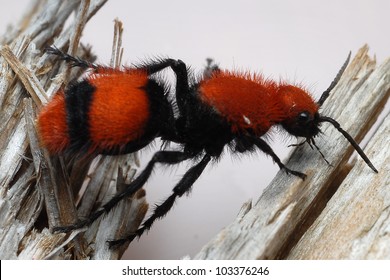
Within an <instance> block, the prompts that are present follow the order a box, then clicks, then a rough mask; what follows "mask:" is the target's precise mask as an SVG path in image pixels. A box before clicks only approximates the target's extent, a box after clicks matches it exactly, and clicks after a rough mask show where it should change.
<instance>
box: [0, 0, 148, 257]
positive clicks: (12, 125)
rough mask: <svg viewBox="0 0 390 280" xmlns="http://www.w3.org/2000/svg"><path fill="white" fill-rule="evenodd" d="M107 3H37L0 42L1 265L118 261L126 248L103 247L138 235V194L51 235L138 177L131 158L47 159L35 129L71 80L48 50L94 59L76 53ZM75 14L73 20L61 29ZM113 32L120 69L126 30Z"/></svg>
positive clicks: (143, 207) (141, 208) (142, 209)
mask: <svg viewBox="0 0 390 280" xmlns="http://www.w3.org/2000/svg"><path fill="white" fill-rule="evenodd" d="M105 2H106V0H80V1H71V2H69V3H68V2H64V1H60V0H58V1H55V0H51V1H45V0H36V1H34V2H32V4H31V5H30V7H29V10H28V11H26V12H25V13H24V15H25V16H24V18H23V19H22V20H21V21H20V23H19V25H17V26H15V27H11V28H9V30H8V31H7V34H6V36H3V37H1V38H0V42H1V45H0V108H1V115H0V213H1V215H0V227H1V231H0V258H1V259H118V258H120V257H121V255H122V254H123V251H124V250H125V249H126V245H124V246H122V247H121V248H117V249H115V250H109V249H108V246H107V243H106V241H107V240H108V239H115V238H118V237H121V236H123V235H126V234H128V233H129V232H132V231H134V230H135V229H136V228H138V226H139V224H140V222H141V221H142V219H143V217H144V215H145V213H146V211H147V207H148V205H147V204H146V202H145V192H144V191H143V190H141V191H140V192H138V193H136V194H135V195H134V196H133V197H132V198H128V199H126V200H124V201H122V202H121V203H120V205H119V206H118V207H117V208H116V209H115V210H114V211H111V212H110V213H109V214H108V215H106V216H105V217H103V218H102V219H99V220H98V221H96V222H95V223H94V224H92V225H91V227H89V228H88V229H81V230H76V231H74V232H72V233H70V234H64V233H52V232H51V230H50V229H51V228H52V227H53V226H59V225H66V224H71V223H74V222H75V221H76V220H77V219H78V218H79V217H81V218H83V217H85V216H88V215H89V214H90V213H91V212H92V211H94V210H96V209H97V208H98V207H100V206H101V205H102V204H103V203H104V202H105V201H107V200H108V199H109V198H110V197H111V196H112V195H113V194H114V193H115V192H116V191H117V190H120V189H121V188H124V187H125V185H126V183H128V182H129V180H130V179H131V178H132V177H133V176H134V173H135V171H134V169H133V168H132V167H133V166H134V165H135V164H136V157H135V156H134V155H127V156H121V157H98V158H95V159H93V158H87V157H84V158H81V159H75V158H66V157H53V156H51V157H50V156H49V155H48V154H47V152H46V150H44V149H43V148H42V147H41V146H40V144H39V139H38V134H37V132H36V128H35V119H36V114H37V112H38V111H39V108H40V107H41V106H42V104H44V103H46V102H47V100H49V99H50V98H51V97H52V96H53V94H55V93H56V92H57V91H58V90H59V89H60V88H61V87H62V86H63V83H64V82H66V81H67V78H66V77H67V74H66V72H67V69H68V66H66V65H65V64H62V65H63V67H59V63H57V62H56V61H55V59H53V58H52V57H51V56H49V55H47V54H45V53H44V52H43V50H44V48H45V47H46V46H48V45H50V44H54V45H56V46H57V47H59V48H61V49H64V48H66V47H68V48H69V50H70V51H71V52H72V53H76V52H77V55H78V56H80V57H86V56H92V57H93V55H91V54H90V51H89V50H87V49H82V48H81V49H80V48H79V49H77V48H78V45H79V44H78V43H79V40H80V36H81V33H82V30H83V28H84V25H85V23H86V22H87V21H88V19H90V18H91V17H92V16H93V15H94V14H95V13H96V12H97V10H99V8H100V7H102V5H103V4H104V3H105ZM72 13H76V16H75V17H74V20H73V21H71V22H69V25H67V26H69V27H67V29H63V27H64V22H65V20H68V19H69V18H70V15H71V14H72ZM115 26H116V30H117V32H116V34H115V38H116V39H115V42H116V43H115V44H114V46H113V50H116V51H114V52H113V53H114V56H113V61H115V62H116V63H118V64H120V58H121V55H122V49H121V45H120V43H121V34H122V32H121V29H122V28H121V24H120V23H119V22H117V23H116V25H115ZM73 74H74V73H73ZM77 74H78V75H79V74H80V71H79V73H77ZM54 76H55V77H56V78H54V79H53V77H54ZM70 78H74V76H73V77H70ZM32 101H33V102H32ZM76 205H79V207H78V209H77V208H76Z"/></svg>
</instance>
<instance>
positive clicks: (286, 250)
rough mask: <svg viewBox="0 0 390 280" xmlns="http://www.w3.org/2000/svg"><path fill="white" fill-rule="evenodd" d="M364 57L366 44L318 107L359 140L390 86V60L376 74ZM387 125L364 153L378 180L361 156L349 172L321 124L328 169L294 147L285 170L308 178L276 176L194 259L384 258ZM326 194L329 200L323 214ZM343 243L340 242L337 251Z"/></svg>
mask: <svg viewBox="0 0 390 280" xmlns="http://www.w3.org/2000/svg"><path fill="white" fill-rule="evenodd" d="M367 52H368V47H367V46H364V47H363V48H362V49H360V50H359V52H358V53H357V54H356V56H355V58H354V59H353V61H352V62H351V64H350V65H349V66H348V68H347V70H346V71H345V73H344V75H343V77H342V79H341V80H340V82H339V84H338V85H337V86H336V88H335V89H334V90H333V92H332V93H331V96H330V97H329V99H328V100H327V101H326V102H325V104H324V105H323V109H322V113H323V114H324V115H326V116H330V117H333V118H335V119H336V120H337V121H338V122H339V123H340V124H341V125H342V127H343V128H344V129H345V130H347V131H348V132H349V133H350V134H351V135H352V136H353V137H354V138H355V139H357V140H358V141H360V140H361V139H362V138H363V136H364V135H365V134H366V132H367V131H368V129H369V128H370V127H371V126H372V124H373V122H374V121H375V120H376V118H377V116H378V114H379V113H380V112H381V110H382V109H383V106H384V104H386V102H387V100H388V97H389V88H390V76H389V74H388V73H390V59H389V60H386V61H385V62H384V63H383V64H382V65H381V66H379V67H377V68H376V67H375V61H373V60H372V59H371V58H369V56H368V55H367ZM336 70H337V68H336V69H335V72H336ZM386 122H387V127H386V123H383V124H382V126H381V128H380V131H378V133H377V136H376V137H378V138H379V139H378V138H375V139H372V143H371V141H370V147H369V148H368V149H367V154H368V156H369V158H370V159H372V161H373V163H374V165H376V168H377V169H379V172H380V173H379V174H376V173H374V172H373V171H372V170H371V169H370V168H369V167H368V166H367V165H366V164H365V163H364V162H362V160H361V159H360V158H358V159H357V162H358V164H355V165H354V166H353V168H352V167H351V166H349V165H348V164H347V161H348V159H349V158H350V155H351V153H352V152H353V148H352V147H351V146H350V144H349V143H348V142H347V140H346V139H345V138H343V137H342V135H341V134H340V133H338V132H337V130H336V129H334V127H331V126H330V125H327V124H324V125H323V132H324V134H323V135H321V136H320V137H319V138H318V139H316V143H317V146H318V147H320V149H321V150H322V152H323V154H324V155H325V157H326V158H327V160H328V161H330V163H331V164H332V166H327V165H326V163H325V162H324V161H323V159H322V158H321V156H320V155H319V153H318V152H317V151H316V150H311V149H310V148H309V147H307V145H304V146H301V147H298V148H297V149H296V150H294V152H293V153H292V155H291V157H290V159H289V160H288V162H287V166H288V167H289V168H291V169H294V170H300V171H304V172H305V173H306V174H307V175H308V178H307V179H306V180H305V181H302V180H300V179H298V178H294V177H292V176H288V175H286V174H285V173H284V172H283V171H280V172H279V173H278V174H277V176H276V177H275V178H274V180H273V181H272V182H271V183H270V185H269V186H268V187H267V188H266V189H265V191H264V193H263V194H262V195H261V197H260V199H259V200H258V201H257V203H256V204H255V205H254V206H253V207H252V206H251V203H247V204H245V205H244V206H243V208H242V210H241V212H240V214H239V215H238V217H237V218H236V220H235V221H234V222H233V223H232V224H230V225H228V226H227V227H226V228H225V229H223V230H222V231H221V232H220V233H219V234H218V235H217V236H216V237H215V238H213V239H212V240H211V241H210V242H209V243H208V244H207V245H206V246H205V247H203V248H202V250H201V251H200V252H199V253H198V254H197V255H196V256H195V259H276V258H287V257H288V258H366V257H369V258H389V257H390V255H389V250H388V248H386V249H385V247H386V242H387V247H388V245H389V244H390V243H388V227H387V229H386V222H387V224H388V213H389V210H388V209H389V207H388V206H389V203H390V201H389V198H388V193H389V192H388V190H387V188H388V187H389V176H390V172H389V152H388V150H389V144H388V137H389V128H388V120H387V121H386ZM378 134H382V135H378ZM380 150H381V151H380ZM351 168H352V169H351ZM346 176H347V178H346V179H345V177H346ZM344 179H345V181H343V180H344ZM341 182H342V185H341V186H340V183H341ZM351 185H354V187H353V188H352V187H351ZM337 189H338V191H337V192H336V193H335V194H334V192H335V191H336V190H337ZM386 193H387V195H385V194H386ZM332 196H333V198H332V201H333V200H334V202H332V204H331V205H329V206H328V207H326V208H325V210H324V207H325V206H326V204H327V203H328V200H329V198H330V197H332ZM355 196H357V197H355ZM383 196H384V197H383ZM352 197H354V200H352V201H351V200H350V201H349V202H350V204H349V205H346V204H348V200H349V198H350V199H352ZM346 208H347V209H346ZM344 211H345V213H342V212H344ZM321 212H323V214H322V215H320V213H321ZM337 213H339V214H337ZM319 215H320V216H319ZM358 217H360V218H359V219H358ZM346 219H350V221H346ZM353 219H355V221H353ZM314 221H315V222H314ZM356 221H360V222H361V223H362V224H359V223H356ZM313 222H314V224H313ZM312 224H313V225H312ZM310 225H312V228H310V230H309V231H308V232H307V233H306V234H305V232H306V230H307V229H308V227H310ZM371 226H372V227H373V229H372V230H370V227H371ZM354 227H355V228H354ZM381 233H382V234H387V237H383V236H380V234H381ZM302 235H304V236H303V238H302V239H301V237H302ZM340 235H344V236H340ZM374 236H375V237H376V238H374ZM323 238H324V239H323ZM300 239H301V240H300ZM337 239H338V240H339V241H336V240H337ZM318 242H319V243H320V245H319V246H318ZM332 242H334V243H333V244H330V243H332ZM342 242H346V244H345V245H344V246H341V243H342ZM295 245H296V247H295V248H294V249H293V250H292V251H291V249H292V248H293V247H294V246H295ZM317 246H318V247H317ZM337 246H340V247H338V249H337V250H336V247H337ZM353 248H355V249H353ZM368 248H371V249H368ZM321 250H322V251H321ZM290 251H291V253H290ZM320 251H321V252H320ZM332 251H333V252H332Z"/></svg>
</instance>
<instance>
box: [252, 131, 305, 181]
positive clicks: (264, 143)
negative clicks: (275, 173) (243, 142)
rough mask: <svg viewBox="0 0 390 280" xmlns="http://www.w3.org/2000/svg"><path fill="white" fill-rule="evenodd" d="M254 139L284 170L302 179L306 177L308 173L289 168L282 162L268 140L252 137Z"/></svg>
mask: <svg viewBox="0 0 390 280" xmlns="http://www.w3.org/2000/svg"><path fill="white" fill-rule="evenodd" d="M252 141H253V143H254V144H255V145H256V146H257V147H258V148H259V149H260V150H261V151H263V152H264V153H266V154H267V155H269V156H271V158H272V159H273V160H274V162H276V164H277V165H278V166H279V168H280V169H282V170H284V171H286V173H287V174H292V175H295V176H298V177H299V178H301V179H302V180H305V179H306V174H304V173H302V172H299V171H295V170H291V169H289V168H287V167H286V166H285V165H284V164H283V163H282V161H281V160H280V158H279V157H278V156H277V155H276V154H275V152H274V151H273V150H272V148H271V146H270V145H268V144H267V142H265V141H264V140H263V139H261V138H252Z"/></svg>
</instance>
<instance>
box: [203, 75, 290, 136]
mask: <svg viewBox="0 0 390 280" xmlns="http://www.w3.org/2000/svg"><path fill="white" fill-rule="evenodd" d="M276 90H277V86H276V84H275V83H274V82H272V81H267V80H264V79H263V78H262V77H261V76H253V75H249V74H237V73H230V72H219V73H217V74H215V75H213V76H212V77H211V78H210V79H208V80H206V81H204V82H202V83H201V84H200V87H199V91H200V96H201V99H202V101H203V102H204V103H206V104H208V105H209V106H212V107H213V108H214V109H215V110H216V111H217V112H218V114H219V115H221V116H222V117H223V118H224V119H225V120H227V122H228V123H229V124H230V125H231V129H232V132H239V131H245V130H248V129H250V130H252V131H253V132H254V133H255V134H256V135H263V134H264V133H266V132H267V131H268V130H269V128H270V127H271V126H272V125H273V124H275V123H277V122H279V121H280V120H281V119H282V118H283V117H284V114H283V111H282V109H281V106H280V103H279V100H278V96H277V94H276Z"/></svg>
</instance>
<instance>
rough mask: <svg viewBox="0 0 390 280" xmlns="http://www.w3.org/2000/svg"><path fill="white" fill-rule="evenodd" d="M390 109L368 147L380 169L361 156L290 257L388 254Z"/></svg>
mask: <svg viewBox="0 0 390 280" xmlns="http://www.w3.org/2000/svg"><path fill="white" fill-rule="evenodd" d="M389 135H390V114H389V115H388V116H387V117H386V119H385V120H384V122H383V123H382V124H381V126H380V127H379V129H378V131H377V132H376V133H375V136H374V137H373V138H372V139H371V140H370V143H369V145H368V146H367V149H366V150H367V154H368V155H369V156H370V157H371V158H372V159H373V163H374V165H375V166H376V167H377V168H378V169H379V170H380V174H375V173H367V174H366V175H365V176H361V174H362V173H363V172H364V169H365V168H366V167H365V165H364V162H362V161H359V162H358V163H357V164H356V166H355V167H354V168H353V169H352V170H351V172H350V173H349V174H348V176H347V177H346V178H345V180H344V181H343V182H342V184H341V185H340V187H339V188H338V190H337V192H336V193H335V194H334V195H333V197H332V198H331V199H330V201H329V202H328V203H327V205H326V207H325V209H324V210H323V211H322V213H321V215H320V216H319V217H318V218H317V219H316V220H315V222H314V223H313V224H312V225H311V226H310V228H309V229H308V230H307V231H306V232H305V234H304V235H303V236H302V238H301V239H300V240H299V242H298V243H297V245H296V246H295V247H294V248H293V249H292V250H291V252H290V253H289V255H288V258H289V259H390V231H389V230H390V190H389V187H390V175H389V174H390V149H389V147H390V145H389Z"/></svg>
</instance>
